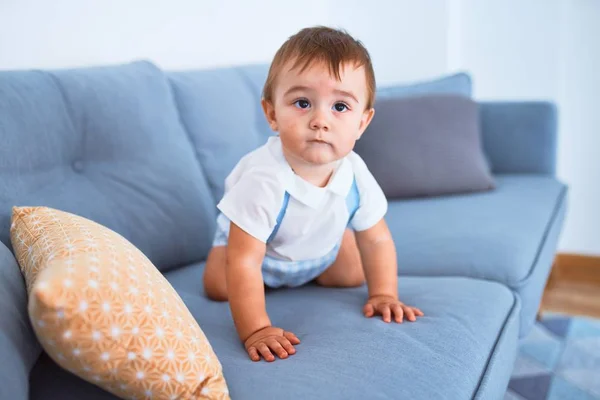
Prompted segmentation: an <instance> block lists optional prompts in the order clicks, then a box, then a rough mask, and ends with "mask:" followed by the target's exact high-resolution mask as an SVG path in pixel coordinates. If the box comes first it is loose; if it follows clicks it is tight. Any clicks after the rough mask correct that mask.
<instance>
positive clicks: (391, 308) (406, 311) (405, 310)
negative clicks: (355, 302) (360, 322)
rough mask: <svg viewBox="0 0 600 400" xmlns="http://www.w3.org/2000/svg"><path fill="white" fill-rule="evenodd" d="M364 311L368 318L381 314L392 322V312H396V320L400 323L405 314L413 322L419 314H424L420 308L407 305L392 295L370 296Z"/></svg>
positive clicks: (420, 315)
mask: <svg viewBox="0 0 600 400" xmlns="http://www.w3.org/2000/svg"><path fill="white" fill-rule="evenodd" d="M363 312H364V314H365V317H367V318H371V317H372V316H373V315H377V314H380V315H381V316H382V317H383V320H384V321H385V322H391V320H392V314H394V320H395V321H396V322H398V323H400V324H401V323H402V319H403V317H404V315H406V318H407V319H408V320H409V321H411V322H413V321H416V320H417V318H416V317H417V316H419V317H422V316H423V315H424V314H423V312H422V311H421V310H419V309H418V308H415V307H410V306H407V305H405V304H404V303H402V302H401V301H399V300H397V299H395V298H394V297H392V296H372V297H370V298H369V300H367V304H365V306H364V308H363Z"/></svg>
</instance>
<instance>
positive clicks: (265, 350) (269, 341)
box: [244, 326, 300, 362]
mask: <svg viewBox="0 0 600 400" xmlns="http://www.w3.org/2000/svg"><path fill="white" fill-rule="evenodd" d="M298 343H300V339H298V338H297V337H296V335H294V334H293V333H292V332H287V331H284V330H283V329H281V328H276V327H274V326H267V327H266V328H262V329H261V330H258V331H256V332H254V333H253V334H252V335H250V337H249V338H248V339H246V341H245V342H244V346H246V350H247V351H248V355H249V356H250V359H251V360H252V361H260V356H259V354H260V355H262V356H263V358H264V359H265V361H269V362H270V361H275V357H274V356H273V354H272V353H271V351H273V352H274V353H275V354H277V355H278V356H279V358H287V357H288V355H292V354H294V353H295V352H296V349H294V346H292V345H294V344H298Z"/></svg>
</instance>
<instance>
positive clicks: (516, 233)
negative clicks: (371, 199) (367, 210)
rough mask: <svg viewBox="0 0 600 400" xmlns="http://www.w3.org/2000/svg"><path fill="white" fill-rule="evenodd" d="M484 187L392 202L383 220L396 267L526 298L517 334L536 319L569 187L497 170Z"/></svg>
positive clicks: (548, 179)
mask: <svg viewBox="0 0 600 400" xmlns="http://www.w3.org/2000/svg"><path fill="white" fill-rule="evenodd" d="M495 181H496V185H497V187H496V190H494V191H491V192H486V193H478V194H470V195H456V196H444V197H437V198H428V199H418V200H401V201H392V202H390V204H389V209H388V213H387V215H386V220H387V222H388V225H389V227H390V230H391V232H392V235H393V237H394V241H395V243H396V248H397V251H398V273H399V274H400V275H412V276H466V277H471V278H477V279H486V280H492V281H497V282H500V283H503V284H505V285H507V286H508V287H510V288H511V289H512V290H513V291H515V293H517V294H518V295H519V296H520V297H521V300H522V302H523V304H524V307H523V310H522V312H521V314H522V315H521V322H520V335H521V336H524V335H525V334H527V332H528V331H529V330H530V328H531V326H532V325H533V322H534V317H535V313H536V312H537V310H538V305H539V301H540V299H541V296H542V292H543V289H544V286H545V283H546V278H547V276H548V272H549V268H550V266H551V265H552V259H553V257H554V251H555V249H556V246H557V243H558V238H559V234H560V228H561V226H562V223H563V220H564V216H565V212H566V197H567V196H566V195H567V187H566V186H565V185H564V184H562V183H560V182H559V181H557V180H556V179H555V178H552V177H549V176H542V175H496V176H495Z"/></svg>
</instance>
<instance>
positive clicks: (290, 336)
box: [283, 331, 300, 344]
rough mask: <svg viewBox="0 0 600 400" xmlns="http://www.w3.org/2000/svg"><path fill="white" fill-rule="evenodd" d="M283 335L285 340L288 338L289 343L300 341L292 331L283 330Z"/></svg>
mask: <svg viewBox="0 0 600 400" xmlns="http://www.w3.org/2000/svg"><path fill="white" fill-rule="evenodd" d="M283 336H284V337H285V338H286V339H287V340H289V341H290V343H291V344H299V343H300V339H298V337H297V336H296V335H294V334H293V333H292V332H288V331H283Z"/></svg>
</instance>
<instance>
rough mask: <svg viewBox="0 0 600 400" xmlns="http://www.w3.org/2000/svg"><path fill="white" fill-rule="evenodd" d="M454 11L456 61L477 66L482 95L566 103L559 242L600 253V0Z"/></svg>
mask: <svg viewBox="0 0 600 400" xmlns="http://www.w3.org/2000/svg"><path fill="white" fill-rule="evenodd" d="M449 16H450V32H451V33H453V35H452V39H451V40H450V41H449V48H450V50H449V52H450V54H451V56H450V57H449V64H448V65H449V68H450V69H466V70H469V71H470V72H471V73H472V75H473V78H474V95H475V97H476V98H479V99H545V100H551V101H555V102H556V103H557V104H558V106H559V144H558V148H559V150H558V176H559V178H560V179H561V180H562V181H564V182H565V183H567V184H568V185H569V191H570V192H569V210H568V215H567V219H566V222H565V227H564V230H563V233H562V236H561V239H560V243H559V250H560V251H564V252H577V253H587V254H595V255H600V207H598V205H599V204H600V190H599V187H598V186H599V184H600V157H598V151H599V150H600V135H599V132H600V112H599V110H600V74H599V72H598V71H600V25H598V24H597V21H599V20H600V2H599V1H597V0H528V1H525V2H524V1H520V0H503V1H497V0H493V1H484V2H482V1H479V0H455V1H453V2H451V10H450V11H449Z"/></svg>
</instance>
